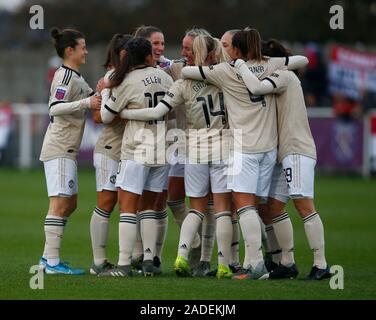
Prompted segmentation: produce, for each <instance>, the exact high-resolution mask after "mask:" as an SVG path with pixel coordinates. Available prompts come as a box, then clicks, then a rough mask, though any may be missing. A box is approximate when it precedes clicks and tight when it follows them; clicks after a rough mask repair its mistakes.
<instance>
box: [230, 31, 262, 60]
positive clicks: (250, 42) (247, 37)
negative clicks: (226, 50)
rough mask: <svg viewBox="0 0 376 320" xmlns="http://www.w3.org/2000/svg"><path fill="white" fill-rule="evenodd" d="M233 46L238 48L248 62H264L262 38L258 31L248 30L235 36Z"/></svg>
mask: <svg viewBox="0 0 376 320" xmlns="http://www.w3.org/2000/svg"><path fill="white" fill-rule="evenodd" d="M232 46H233V47H234V48H238V49H239V50H240V52H241V53H242V55H243V57H244V58H246V59H247V60H256V61H262V60H263V57H262V53H261V36H260V33H259V32H258V31H257V30H256V29H251V28H246V29H244V30H242V31H239V32H237V33H235V34H234V36H233V38H232Z"/></svg>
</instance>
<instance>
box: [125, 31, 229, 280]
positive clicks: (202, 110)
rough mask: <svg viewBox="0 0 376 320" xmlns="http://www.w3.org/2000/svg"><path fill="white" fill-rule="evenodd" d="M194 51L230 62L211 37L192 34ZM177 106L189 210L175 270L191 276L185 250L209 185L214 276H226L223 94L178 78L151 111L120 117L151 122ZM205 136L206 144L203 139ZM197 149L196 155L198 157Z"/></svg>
mask: <svg viewBox="0 0 376 320" xmlns="http://www.w3.org/2000/svg"><path fill="white" fill-rule="evenodd" d="M193 53H194V58H195V61H194V62H195V65H211V64H214V63H219V62H224V61H228V60H229V57H228V55H227V54H226V52H225V50H224V49H223V47H222V45H221V43H220V42H219V40H217V39H214V38H212V37H210V36H197V37H196V38H195V39H194V41H193ZM181 104H184V105H185V107H186V118H187V129H188V131H187V132H188V135H187V140H186V142H187V152H188V155H187V161H186V163H185V174H184V181H185V191H186V193H187V196H188V197H189V199H190V205H191V210H190V211H189V214H188V215H187V217H186V218H185V219H184V222H183V224H182V227H181V233H180V240H179V247H178V257H177V259H176V261H175V265H174V270H175V272H176V274H177V275H179V276H190V275H191V270H190V267H189V265H188V261H187V260H188V253H189V251H190V249H191V245H192V242H193V240H194V236H195V234H196V233H197V231H198V229H199V227H200V225H201V224H202V221H203V218H204V216H205V215H207V214H211V213H209V212H207V211H208V210H207V207H208V195H209V191H210V189H211V190H212V193H213V199H214V211H215V217H216V220H217V228H216V230H217V232H216V235H217V241H218V271H217V277H218V278H229V277H231V276H232V272H231V270H230V268H229V264H230V257H231V238H232V224H231V193H230V190H228V189H227V178H226V170H227V165H226V164H225V162H224V160H227V156H228V154H227V155H226V152H225V151H224V150H223V149H222V150H221V147H222V148H223V147H225V150H226V147H227V150H228V143H229V141H228V138H229V136H228V135H227V136H226V132H225V130H224V131H222V130H223V129H226V128H227V115H226V109H225V104H224V100H223V93H222V92H221V91H219V90H218V88H217V87H215V86H211V85H207V84H205V83H204V82H203V81H192V80H178V81H176V82H175V83H174V85H173V86H172V87H171V88H170V90H169V91H168V93H167V94H166V96H165V97H164V98H163V100H162V101H161V102H160V103H159V104H158V105H157V106H156V107H155V108H153V109H152V110H142V109H139V110H128V109H125V110H123V111H122V113H121V116H122V117H125V118H128V119H134V120H144V121H150V120H155V119H158V118H160V117H161V116H163V115H164V114H166V113H167V112H169V111H170V109H173V108H176V107H177V106H179V105H181ZM195 138H196V139H198V142H197V143H194V142H192V139H195ZM209 139H210V141H211V143H208V140H209ZM205 148H206V149H205ZM202 152H203V153H202ZM205 152H208V154H206V153H205ZM198 153H200V155H199V156H198V157H197V155H198ZM206 156H207V157H206ZM196 162H197V163H196Z"/></svg>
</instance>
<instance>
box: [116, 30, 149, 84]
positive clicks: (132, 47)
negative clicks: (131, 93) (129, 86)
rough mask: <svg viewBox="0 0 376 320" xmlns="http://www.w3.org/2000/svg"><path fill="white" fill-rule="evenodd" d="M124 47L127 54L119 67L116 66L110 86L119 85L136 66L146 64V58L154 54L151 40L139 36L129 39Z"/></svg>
mask: <svg viewBox="0 0 376 320" xmlns="http://www.w3.org/2000/svg"><path fill="white" fill-rule="evenodd" d="M124 49H125V50H126V51H127V55H126V56H125V57H124V59H123V60H122V61H121V62H120V65H119V67H118V68H117V69H116V68H115V71H114V73H113V76H112V77H111V84H110V88H113V87H117V86H119V85H120V84H121V83H122V82H123V80H124V78H125V77H126V75H127V74H128V73H129V72H131V70H132V68H133V67H134V66H138V65H142V64H146V58H147V57H148V56H150V55H151V54H152V50H151V43H150V41H149V40H146V39H144V38H139V37H136V38H133V39H131V40H129V41H128V42H127V44H126V45H125V47H124Z"/></svg>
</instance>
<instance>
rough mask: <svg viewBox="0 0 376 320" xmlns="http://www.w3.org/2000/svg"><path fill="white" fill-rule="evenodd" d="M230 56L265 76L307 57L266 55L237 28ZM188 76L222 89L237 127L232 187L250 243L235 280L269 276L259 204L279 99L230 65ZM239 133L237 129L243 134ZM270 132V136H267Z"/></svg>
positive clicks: (249, 33) (254, 38)
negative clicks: (254, 87)
mask: <svg viewBox="0 0 376 320" xmlns="http://www.w3.org/2000/svg"><path fill="white" fill-rule="evenodd" d="M232 45H233V56H232V58H233V59H234V58H243V59H244V60H246V61H247V66H248V67H249V68H250V69H251V70H252V71H253V72H255V74H256V75H257V76H258V77H265V76H267V75H269V74H271V73H272V72H273V71H275V70H276V69H280V68H283V67H285V65H287V66H290V67H291V65H295V66H297V65H298V66H300V65H299V63H296V62H297V61H298V62H300V63H301V64H303V65H304V63H307V61H306V60H307V59H306V58H305V57H294V58H293V57H292V58H291V59H290V60H289V59H287V58H285V59H284V58H273V59H266V58H264V57H263V56H262V53H261V37H260V34H259V33H258V31H257V30H255V29H246V30H244V31H240V32H237V33H236V34H235V35H234V37H233V39H232ZM182 75H183V77H184V78H192V79H201V80H206V81H207V82H209V83H212V84H214V85H216V86H218V87H219V88H221V89H222V90H223V93H224V97H225V101H226V103H227V108H228V117H229V124H230V128H232V129H234V130H235V129H237V130H239V131H240V134H238V135H237V134H236V133H235V131H234V151H233V155H232V174H231V175H230V176H229V179H228V187H229V189H232V191H233V199H234V202H235V206H236V208H238V210H237V213H238V216H239V223H240V227H241V229H242V233H243V237H244V239H245V241H246V244H247V246H246V250H247V257H248V260H249V261H244V264H243V266H244V267H245V268H246V270H247V271H246V273H243V274H241V275H239V276H238V277H236V276H235V279H249V278H251V279H267V278H268V277H269V274H268V272H267V270H266V268H265V264H264V260H263V256H262V250H261V226H260V223H259V218H258V213H257V206H258V202H259V197H266V196H267V195H268V192H269V187H270V180H271V175H272V170H273V167H274V164H275V162H276V156H277V149H276V147H277V141H278V136H277V123H276V109H275V98H274V96H273V95H267V96H257V95H254V94H253V92H249V91H248V89H247V88H246V87H245V85H244V83H243V81H242V80H241V77H240V76H239V75H238V73H237V71H236V69H234V67H232V66H231V65H230V64H228V63H221V64H219V65H214V66H210V67H201V66H200V67H185V68H184V69H183V70H182ZM239 131H237V132H239ZM266 133H267V134H266Z"/></svg>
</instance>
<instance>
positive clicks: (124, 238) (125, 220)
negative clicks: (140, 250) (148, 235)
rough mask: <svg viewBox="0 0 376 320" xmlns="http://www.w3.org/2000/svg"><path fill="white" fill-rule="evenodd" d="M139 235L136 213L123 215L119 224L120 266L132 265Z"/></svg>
mask: <svg viewBox="0 0 376 320" xmlns="http://www.w3.org/2000/svg"><path fill="white" fill-rule="evenodd" d="M136 234H137V217H136V214H135V213H121V214H120V222H119V261H118V265H119V266H126V265H130V264H131V259H132V251H133V246H134V243H135V241H136Z"/></svg>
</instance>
